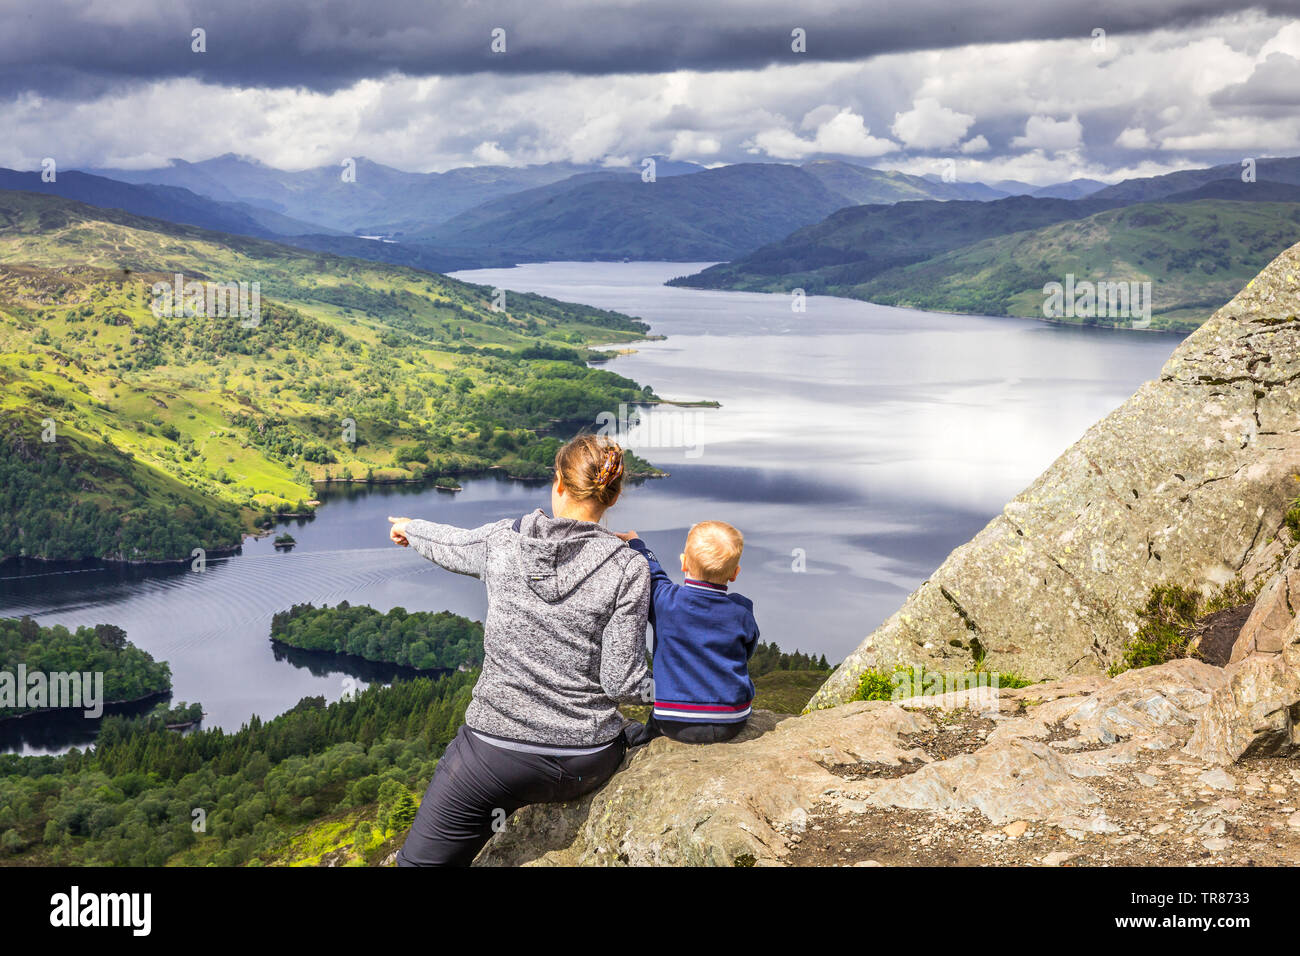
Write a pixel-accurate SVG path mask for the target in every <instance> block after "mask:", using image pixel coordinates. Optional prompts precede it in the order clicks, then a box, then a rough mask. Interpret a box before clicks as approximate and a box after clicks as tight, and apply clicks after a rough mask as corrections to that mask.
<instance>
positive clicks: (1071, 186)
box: [1029, 179, 1106, 199]
mask: <svg viewBox="0 0 1300 956" xmlns="http://www.w3.org/2000/svg"><path fill="white" fill-rule="evenodd" d="M1105 188H1106V184H1105V183H1103V182H1102V181H1101V180H1099V179H1071V180H1070V181H1069V182H1067V183H1052V184H1051V185H1050V186H1039V187H1038V188H1036V189H1034V190H1032V191H1031V192H1030V193H1029V195H1031V196H1038V197H1040V198H1042V199H1082V198H1083V197H1084V196H1092V195H1095V194H1096V193H1097V192H1098V191H1099V190H1102V189H1105Z"/></svg>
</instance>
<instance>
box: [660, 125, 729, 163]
mask: <svg viewBox="0 0 1300 956" xmlns="http://www.w3.org/2000/svg"><path fill="white" fill-rule="evenodd" d="M721 149H722V144H721V143H719V142H718V140H717V138H716V137H713V136H706V135H704V134H701V133H697V132H695V131H694V130H688V129H683V130H678V132H677V135H676V136H674V137H673V145H672V147H671V148H670V149H669V150H668V158H669V159H699V158H700V157H702V156H716V155H717V153H718V151H719V150H721Z"/></svg>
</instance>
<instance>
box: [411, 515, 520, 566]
mask: <svg viewBox="0 0 1300 956" xmlns="http://www.w3.org/2000/svg"><path fill="white" fill-rule="evenodd" d="M503 523H504V522H502V521H494V522H492V523H491V524H485V525H482V526H480V527H478V528H457V527H455V526H454V525H449V524H438V523H437V522H434V521H425V520H423V519H421V518H412V519H411V520H410V521H409V522H408V523H407V525H406V528H405V530H404V531H403V534H405V535H406V540H408V541H409V542H410V543H411V547H412V548H413V549H414V550H415V551H416V552H417V553H419V554H421V555H423V556H424V557H426V558H428V559H429V560H430V561H432V562H433V563H434V564H437V565H440V566H441V567H444V568H446V569H447V570H448V571H454V572H455V573H456V574H468V575H470V576H471V577H476V578H481V577H482V576H483V571H484V569H485V568H486V567H487V539H488V535H489V534H491V533H492V532H493V531H495V530H496V529H497V528H498V527H500V526H501V525H502V524H503Z"/></svg>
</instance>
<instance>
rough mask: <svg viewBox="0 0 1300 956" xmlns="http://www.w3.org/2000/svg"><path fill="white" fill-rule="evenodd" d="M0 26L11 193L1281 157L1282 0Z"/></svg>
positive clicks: (394, 0) (1287, 14)
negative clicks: (707, 169)
mask: <svg viewBox="0 0 1300 956" xmlns="http://www.w3.org/2000/svg"><path fill="white" fill-rule="evenodd" d="M0 17H2V18H3V24H4V29H3V30H0V129H3V130H4V131H5V136H4V137H2V138H0V139H2V141H0V166H7V167H11V168H18V169H35V168H38V167H39V165H40V162H41V159H42V158H43V157H47V156H49V157H54V158H55V159H56V160H57V162H58V164H59V166H60V167H61V168H70V167H76V166H101V167H102V166H126V167H133V168H142V167H150V166H157V165H161V164H164V163H166V161H167V160H168V159H169V158H171V157H180V158H182V159H187V160H201V159H206V158H209V157H211V156H216V155H220V154H223V153H231V152H233V153H238V154H241V155H246V156H249V157H252V158H255V159H257V160H260V161H262V162H265V163H268V164H270V165H274V166H279V167H283V168H290V169H298V168H304V167H309V166H320V165H326V164H330V165H336V164H337V163H338V162H339V160H340V158H342V157H347V156H352V157H357V156H366V157H368V158H370V159H373V160H376V161H378V162H382V163H386V164H389V165H392V166H396V167H398V168H401V169H408V170H416V171H441V170H445V169H449V168H451V167H454V166H463V165H482V164H507V165H523V164H526V163H540V162H549V161H556V160H569V161H574V162H582V163H589V162H595V163H608V164H622V163H637V162H639V159H640V158H641V157H643V156H648V155H669V156H671V157H673V158H675V159H683V160H694V161H696V162H700V163H706V164H710V165H712V164H719V163H731V162H745V161H750V162H752V161H763V162H804V161H807V160H810V159H816V158H840V159H847V160H850V161H853V162H858V163H862V164H864V165H870V166H875V167H879V168H890V169H902V170H905V171H908V172H914V173H926V172H935V173H937V172H941V171H942V170H943V168H944V164H945V163H946V162H947V161H949V160H951V161H953V162H955V164H956V172H957V176H958V178H959V179H963V180H984V181H988V182H991V181H995V180H998V179H1003V178H1014V179H1021V180H1025V181H1029V182H1033V183H1048V182H1055V181H1060V180H1065V179H1071V178H1074V177H1078V176H1089V177H1094V178H1098V179H1105V180H1108V181H1115V180H1118V179H1121V178H1124V177H1126V176H1133V175H1151V174H1155V173H1161V172H1167V171H1169V170H1172V169H1178V168H1186V167H1190V166H1204V165H1211V164H1214V163H1219V162H1238V161H1240V160H1241V159H1243V158H1246V157H1263V156H1282V155H1297V154H1300V109H1297V108H1296V107H1297V105H1298V103H1297V101H1298V100H1300V0H1289V2H1271V3H1264V4H1258V5H1252V6H1247V5H1237V4H1235V3H1233V2H1232V0H1213V2H1211V0H1142V2H1136V0H1089V2H1087V3H1069V4H1067V3H1057V2H1051V0H969V2H968V0H907V2H903V3H900V2H898V0H889V2H877V0H869V2H863V0H857V2H853V0H799V2H789V3H767V2H747V3H739V2H733V0H710V2H708V3H701V2H699V0H659V2H654V3H630V2H620V0H602V2H599V3H580V2H574V0H568V2H562V3H560V2H553V0H521V2H486V0H484V2H477V0H460V2H431V0H425V2H407V0H390V2H386V3H381V2H379V0H364V2H363V0H230V2H224V3H215V4H214V3H203V4H200V3H190V2H186V0H179V2H178V0H41V2H39V3H24V4H22V5H21V6H20V5H18V4H16V3H13V2H9V3H6V4H5V5H4V10H3V12H0ZM196 29H201V30H202V31H204V33H203V45H205V46H206V50H205V51H204V52H196V51H195V50H194V47H195V46H196V41H195V40H194V31H195V30H196ZM494 31H503V32H498V33H497V34H496V36H497V40H496V45H497V47H498V48H499V47H500V46H501V45H502V41H503V42H504V51H501V52H498V51H494V50H493V43H494V39H493V36H494ZM796 31H802V33H801V35H802V36H803V37H804V38H805V39H804V45H805V51H804V52H797V51H796V50H794V49H793V48H792V47H793V46H795V45H796V39H795V37H794V33H795V32H796Z"/></svg>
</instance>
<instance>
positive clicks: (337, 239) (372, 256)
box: [276, 234, 518, 273]
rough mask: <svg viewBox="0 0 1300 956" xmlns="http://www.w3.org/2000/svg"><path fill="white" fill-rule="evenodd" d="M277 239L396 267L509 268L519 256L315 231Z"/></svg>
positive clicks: (443, 269)
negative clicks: (467, 251) (471, 252)
mask: <svg viewBox="0 0 1300 956" xmlns="http://www.w3.org/2000/svg"><path fill="white" fill-rule="evenodd" d="M276 241H277V242H280V243H283V244H284V245H287V246H295V247H296V248H299V249H310V250H312V251H313V252H329V253H333V254H334V255H336V256H350V257H351V258H353V259H367V260H369V261H371V262H387V263H389V264H390V265H395V266H409V267H411V268H412V269H423V270H425V271H426V272H442V273H447V272H458V271H460V270H462V269H489V268H506V267H509V266H513V265H515V264H516V263H517V262H518V259H517V258H516V257H513V256H508V255H504V254H502V253H494V252H493V251H492V250H489V249H484V250H479V251H476V252H474V253H473V254H466V253H464V252H458V251H456V250H448V249H440V248H437V247H435V246H431V245H427V244H425V243H422V242H388V241H384V240H381V239H363V238H361V237H360V236H337V235H321V234H313V235H306V236H281V237H279V238H277V239H276Z"/></svg>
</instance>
